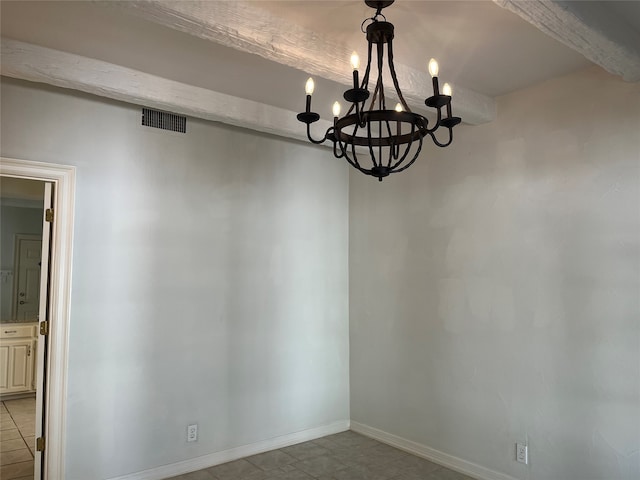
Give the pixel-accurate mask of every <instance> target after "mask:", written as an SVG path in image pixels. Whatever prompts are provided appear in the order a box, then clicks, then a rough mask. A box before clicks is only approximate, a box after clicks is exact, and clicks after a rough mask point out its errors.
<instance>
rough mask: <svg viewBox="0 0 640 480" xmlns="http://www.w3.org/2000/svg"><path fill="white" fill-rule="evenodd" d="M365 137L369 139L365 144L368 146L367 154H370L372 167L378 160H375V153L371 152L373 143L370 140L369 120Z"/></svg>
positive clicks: (376, 164) (375, 165)
mask: <svg viewBox="0 0 640 480" xmlns="http://www.w3.org/2000/svg"><path fill="white" fill-rule="evenodd" d="M354 133H355V132H354ZM354 136H355V135H354ZM367 138H368V139H369V141H368V142H367V146H368V147H369V155H371V163H373V166H374V167H377V166H378V162H377V161H376V154H375V153H374V152H373V143H372V142H371V138H372V137H371V122H367Z"/></svg>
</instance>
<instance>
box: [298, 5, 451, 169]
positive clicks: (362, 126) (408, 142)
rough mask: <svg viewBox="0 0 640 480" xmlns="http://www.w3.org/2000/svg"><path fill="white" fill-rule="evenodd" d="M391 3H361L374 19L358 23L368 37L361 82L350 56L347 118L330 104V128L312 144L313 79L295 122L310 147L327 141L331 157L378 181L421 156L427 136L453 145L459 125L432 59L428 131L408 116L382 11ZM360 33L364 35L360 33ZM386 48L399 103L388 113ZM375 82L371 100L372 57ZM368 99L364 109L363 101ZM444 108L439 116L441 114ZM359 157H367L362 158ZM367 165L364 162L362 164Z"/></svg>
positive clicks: (355, 58)
mask: <svg viewBox="0 0 640 480" xmlns="http://www.w3.org/2000/svg"><path fill="white" fill-rule="evenodd" d="M393 2H394V0H383V1H376V0H365V3H366V4H367V5H368V6H369V7H371V8H374V9H375V10H376V13H375V15H374V16H373V17H371V18H369V19H366V20H365V21H364V22H362V27H364V25H365V23H367V21H370V22H371V23H369V25H367V28H366V32H365V33H366V36H367V43H368V47H367V67H366V69H365V72H364V76H363V78H362V83H360V81H359V72H358V69H359V67H360V60H359V58H358V55H357V54H356V53H355V52H354V53H353V54H352V56H351V66H352V67H353V88H350V89H349V90H347V91H345V92H344V95H343V96H344V99H345V100H346V101H347V102H349V103H350V104H351V106H350V107H349V110H348V111H347V114H346V115H345V116H344V117H340V104H339V103H338V102H335V103H334V104H333V126H332V127H329V129H327V131H326V133H325V134H324V137H323V138H321V139H319V140H316V139H314V138H313V137H312V136H311V124H312V123H314V122H317V121H318V120H320V115H319V114H317V113H315V112H312V111H311V95H312V94H313V90H314V82H313V79H311V78H309V80H307V84H306V93H307V101H306V109H305V111H304V112H302V113H299V114H298V116H297V118H298V120H299V121H301V122H303V123H305V124H306V125H307V138H308V139H309V141H311V142H312V143H314V144H322V143H324V142H326V141H329V142H332V143H333V154H334V156H335V157H336V158H344V159H345V160H346V161H347V162H349V164H350V165H351V166H353V167H354V168H356V169H358V170H359V171H361V172H362V173H364V174H366V175H371V176H374V177H377V178H378V180H380V181H382V179H383V178H384V177H386V176H388V175H390V174H392V173H398V172H402V171H403V170H406V169H407V168H409V167H410V166H411V165H412V164H413V163H414V162H415V161H416V159H417V158H418V156H419V155H420V151H421V150H422V144H423V140H424V138H425V137H426V136H427V135H428V136H430V137H431V139H432V140H433V143H434V144H436V145H437V146H439V147H447V146H449V145H450V144H451V142H452V141H453V127H455V126H456V125H458V124H459V123H460V122H461V119H460V117H454V116H452V113H451V87H450V86H449V85H448V84H446V83H445V84H444V86H443V89H442V90H443V91H442V93H440V87H439V84H438V63H437V62H436V61H435V60H434V59H433V58H432V59H431V61H430V62H429V73H430V74H431V76H432V82H433V95H432V96H431V97H429V98H427V99H426V100H425V105H426V106H427V107H430V108H435V109H436V121H435V123H434V124H433V126H431V127H429V120H428V119H427V118H426V117H424V116H422V115H420V114H418V113H414V112H412V111H411V109H410V108H409V105H408V104H407V102H406V101H405V99H404V96H403V95H402V92H401V91H400V86H399V84H398V78H397V75H396V70H395V66H394V64H393V37H394V27H393V25H392V24H391V23H389V22H387V20H386V18H385V16H384V15H383V14H382V9H383V8H386V7H388V6H389V5H391V4H392V3H393ZM363 32H364V30H363ZM385 44H386V45H387V63H388V69H389V74H390V77H391V80H392V82H393V87H394V91H395V96H396V97H397V99H398V100H399V102H398V104H397V105H396V107H395V109H393V110H391V109H387V103H386V102H387V96H386V95H385V91H384V82H383V68H384V53H385V48H384V46H385ZM374 46H375V59H376V61H375V63H374V66H375V67H376V68H377V74H378V78H377V80H376V82H375V88H374V90H373V95H371V94H370V92H369V78H370V74H371V63H372V60H373V55H374ZM369 98H371V101H370V102H369V105H368V106H367V104H366V103H367V100H369ZM443 109H445V114H444V115H443V113H442V110H443ZM440 127H443V128H446V129H447V130H448V132H449V136H448V137H449V138H448V140H447V141H446V142H440V141H438V139H437V138H436V135H435V132H436V131H437V130H438V129H440ZM363 157H368V158H365V159H363ZM365 160H368V163H365Z"/></svg>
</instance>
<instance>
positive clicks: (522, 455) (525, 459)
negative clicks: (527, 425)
mask: <svg viewBox="0 0 640 480" xmlns="http://www.w3.org/2000/svg"><path fill="white" fill-rule="evenodd" d="M516 460H517V461H518V462H520V463H524V464H525V465H527V464H528V463H529V447H528V446H527V445H525V444H523V443H516Z"/></svg>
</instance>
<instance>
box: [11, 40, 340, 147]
mask: <svg viewBox="0 0 640 480" xmlns="http://www.w3.org/2000/svg"><path fill="white" fill-rule="evenodd" d="M1 55H2V65H1V71H0V73H1V74H2V75H5V76H7V77H13V78H19V79H22V80H28V81H32V82H39V83H46V84H49V85H55V86H57V87H62V88H69V89H73V90H79V91H81V92H86V93H90V94H93V95H98V96H101V97H107V98H112V99H115V100H121V101H124V102H128V103H133V104H136V105H144V106H147V107H152V108H156V109H159V110H166V111H170V112H174V113H179V114H182V115H187V116H190V117H196V118H202V119H205V120H212V121H216V122H222V123H226V124H229V125H235V126H238V127H243V128H248V129H251V130H256V131H259V132H264V133H270V134H273V135H278V136H282V137H287V138H293V139H297V140H303V141H306V140H307V138H306V132H305V129H304V125H302V124H301V123H300V122H298V120H297V119H296V112H291V111H289V110H285V109H282V108H277V107H273V106H269V105H265V104H262V103H258V102H254V101H251V100H246V99H244V98H238V97H233V96H231V95H225V94H222V93H218V92H213V91H211V90H207V89H204V88H200V87H195V86H192V85H187V84H184V83H180V82H175V81H173V80H168V79H166V78H161V77H158V76H155V75H150V74H148V73H143V72H140V71H138V70H133V69H130V68H126V67H122V66H119V65H114V64H112V63H108V62H103V61H100V60H95V59H92V58H87V57H82V56H79V55H74V54H70V53H67V52H61V51H59V50H53V49H50V48H45V47H40V46H37V45H32V44H29V43H24V42H20V41H17V40H12V39H8V38H3V39H2V50H1ZM331 125H332V124H331V123H330V122H328V121H326V120H321V121H319V122H318V125H317V128H318V129H319V130H322V129H325V130H326V129H327V128H329V127H330V126H331Z"/></svg>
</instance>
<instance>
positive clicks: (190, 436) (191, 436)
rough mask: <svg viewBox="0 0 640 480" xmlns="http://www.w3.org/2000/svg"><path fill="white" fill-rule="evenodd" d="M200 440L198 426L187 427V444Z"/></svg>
mask: <svg viewBox="0 0 640 480" xmlns="http://www.w3.org/2000/svg"><path fill="white" fill-rule="evenodd" d="M197 440H198V424H195V423H194V424H193V425H187V442H196V441H197Z"/></svg>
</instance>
